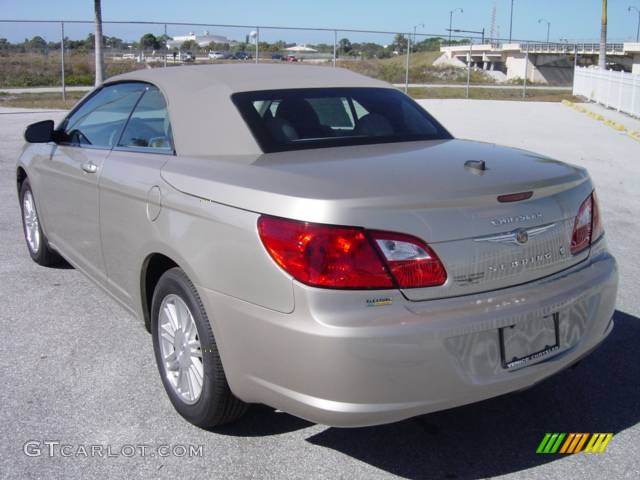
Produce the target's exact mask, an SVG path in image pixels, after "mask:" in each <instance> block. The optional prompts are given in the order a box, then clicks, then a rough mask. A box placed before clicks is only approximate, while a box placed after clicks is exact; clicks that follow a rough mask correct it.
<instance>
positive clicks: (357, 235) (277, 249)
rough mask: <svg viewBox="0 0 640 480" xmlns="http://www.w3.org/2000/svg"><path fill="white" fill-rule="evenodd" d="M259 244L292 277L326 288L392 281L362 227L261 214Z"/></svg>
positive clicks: (377, 285)
mask: <svg viewBox="0 0 640 480" xmlns="http://www.w3.org/2000/svg"><path fill="white" fill-rule="evenodd" d="M258 233H259V234H260V238H261V239H262V243H263V244H264V246H265V247H266V249H267V251H268V252H269V254H270V255H271V256H272V257H273V259H274V260H275V261H276V263H277V264H278V265H280V266H281V267H282V268H283V269H284V270H285V271H287V272H288V273H289V274H291V275H292V276H293V277H294V278H295V279H296V280H299V281H300V282H302V283H306V284H307V285H313V286H317V287H328V288H390V287H392V286H393V282H392V281H391V278H390V277H389V274H388V273H387V271H386V270H385V268H384V265H383V264H382V262H381V261H380V258H379V256H378V254H377V253H376V251H375V250H374V249H373V247H372V246H371V244H370V243H369V240H368V239H367V236H366V235H365V233H364V230H363V229H360V228H350V227H332V226H329V225H319V224H314V223H305V222H297V221H294V220H287V219H284V218H275V217H266V216H262V217H260V219H259V220H258Z"/></svg>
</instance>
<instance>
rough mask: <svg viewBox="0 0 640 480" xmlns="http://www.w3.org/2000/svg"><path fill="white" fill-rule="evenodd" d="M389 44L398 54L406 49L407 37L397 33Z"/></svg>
mask: <svg viewBox="0 0 640 480" xmlns="http://www.w3.org/2000/svg"><path fill="white" fill-rule="evenodd" d="M391 46H392V47H393V49H394V50H395V51H397V52H398V53H399V54H403V53H404V52H405V51H406V50H407V38H406V37H405V36H404V35H403V34H401V33H397V34H396V36H395V37H394V38H393V43H392V44H391Z"/></svg>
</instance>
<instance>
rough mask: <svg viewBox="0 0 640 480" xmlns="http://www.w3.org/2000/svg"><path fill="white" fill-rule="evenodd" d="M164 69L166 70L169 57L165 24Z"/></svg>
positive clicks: (165, 25)
mask: <svg viewBox="0 0 640 480" xmlns="http://www.w3.org/2000/svg"><path fill="white" fill-rule="evenodd" d="M164 42H165V45H164V68H167V55H169V47H168V46H167V24H166V23H165V24H164Z"/></svg>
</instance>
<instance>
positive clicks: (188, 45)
mask: <svg viewBox="0 0 640 480" xmlns="http://www.w3.org/2000/svg"><path fill="white" fill-rule="evenodd" d="M180 48H181V49H182V50H197V49H198V48H200V45H198V42H196V41H195V40H185V41H184V42H182V45H180Z"/></svg>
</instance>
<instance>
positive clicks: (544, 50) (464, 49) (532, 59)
mask: <svg viewBox="0 0 640 480" xmlns="http://www.w3.org/2000/svg"><path fill="white" fill-rule="evenodd" d="M599 50H600V45H599V44H598V43H578V44H568V43H504V44H496V43H487V44H482V45H471V46H469V45H450V46H446V47H441V48H440V51H441V52H442V55H441V56H440V58H438V59H437V60H436V61H435V62H434V65H444V64H450V65H456V66H460V67H462V66H464V67H466V66H467V65H468V62H469V61H471V66H472V67H473V68H479V69H482V70H487V71H493V72H502V73H503V74H504V77H505V78H504V79H505V80H513V79H516V78H519V79H522V78H524V77H525V75H526V77H527V80H529V81H531V82H538V83H550V84H561V83H570V82H571V81H572V78H573V64H574V58H575V55H576V53H577V55H578V64H579V65H592V64H597V62H598V55H599ZM607 63H608V64H610V65H611V66H617V67H618V69H623V70H625V71H630V72H632V73H633V74H636V75H640V43H610V44H607Z"/></svg>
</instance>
